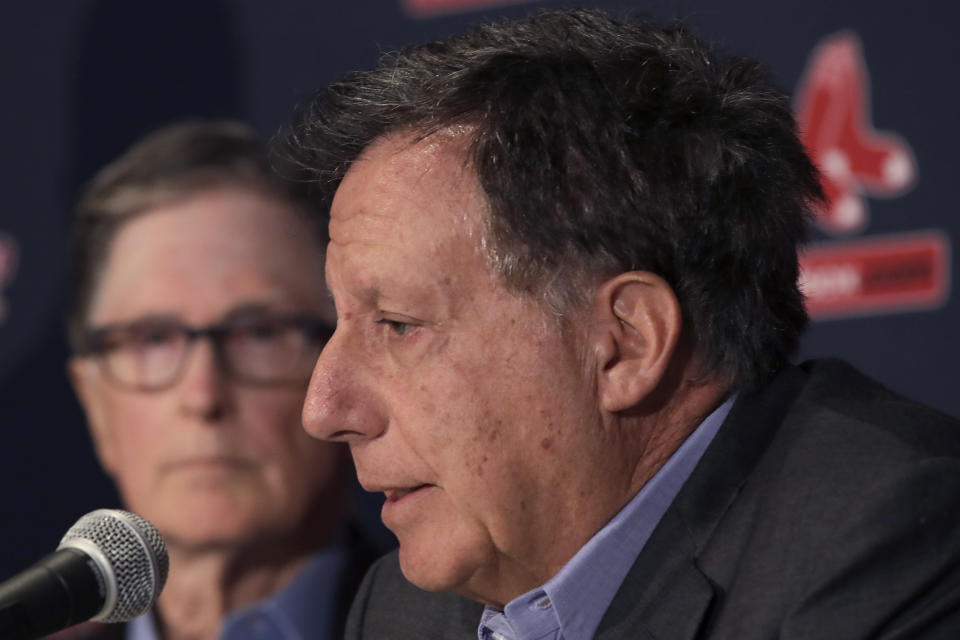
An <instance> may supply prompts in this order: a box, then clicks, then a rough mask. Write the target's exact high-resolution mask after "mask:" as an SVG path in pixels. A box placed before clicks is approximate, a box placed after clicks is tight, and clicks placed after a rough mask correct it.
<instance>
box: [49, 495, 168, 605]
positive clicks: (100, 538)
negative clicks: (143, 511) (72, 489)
mask: <svg viewBox="0 0 960 640" xmlns="http://www.w3.org/2000/svg"><path fill="white" fill-rule="evenodd" d="M84 541H85V542H86V543H92V544H93V545H94V546H95V547H96V548H97V549H99V550H100V552H101V553H102V554H103V556H105V557H106V559H107V562H109V563H110V566H111V568H112V569H113V575H114V576H115V578H116V583H117V589H116V592H117V599H116V602H115V603H114V605H113V606H112V607H109V603H107V606H108V607H109V610H103V611H101V612H100V613H99V614H97V616H95V618H94V619H95V620H99V621H100V622H124V621H127V620H133V619H134V618H136V617H137V616H139V615H141V614H143V613H145V612H146V611H147V610H148V609H150V607H151V606H153V603H154V601H155V600H156V599H157V596H159V595H160V590H161V589H163V585H164V584H165V583H166V581H167V571H168V569H169V560H168V558H167V548H166V545H164V544H163V538H161V537H160V534H159V533H158V532H157V530H156V528H154V526H153V525H152V524H150V523H149V522H147V521H146V520H144V519H143V518H141V517H140V516H138V515H136V514H134V513H130V512H129V511H122V510H120V509H98V510H96V511H91V512H90V513H88V514H87V515H85V516H83V517H82V518H80V519H79V520H77V523H76V524H75V525H73V526H72V527H70V530H69V531H67V533H66V535H64V536H63V539H62V540H61V541H60V548H63V547H71V546H74V544H77V543H78V542H81V543H83V542H84ZM77 546H78V547H80V545H79V544H77ZM105 579H108V577H105Z"/></svg>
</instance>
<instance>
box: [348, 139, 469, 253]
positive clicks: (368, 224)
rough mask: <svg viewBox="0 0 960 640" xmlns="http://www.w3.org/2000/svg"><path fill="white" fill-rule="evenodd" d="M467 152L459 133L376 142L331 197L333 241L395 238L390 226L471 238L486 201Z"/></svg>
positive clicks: (412, 230) (368, 148)
mask: <svg viewBox="0 0 960 640" xmlns="http://www.w3.org/2000/svg"><path fill="white" fill-rule="evenodd" d="M469 146H470V139H469V137H468V136H467V135H466V134H465V133H464V132H463V131H461V130H456V131H452V130H444V131H441V132H437V133H434V134H431V135H429V136H426V137H424V136H422V135H420V134H416V133H411V132H405V133H395V134H390V135H387V136H383V137H381V138H378V139H377V140H375V141H374V142H373V143H372V144H370V145H369V146H368V147H367V148H366V149H365V150H364V151H363V152H362V153H361V154H360V156H359V157H358V158H357V159H356V160H355V161H354V162H353V164H352V165H351V167H350V169H349V170H348V171H347V173H346V175H345V176H344V178H343V180H342V181H341V183H340V186H339V188H338V189H337V192H336V194H335V196H334V199H333V203H332V207H331V218H330V234H331V238H332V239H333V241H334V242H338V241H349V240H350V239H349V238H347V237H344V236H353V235H356V234H358V233H359V234H362V235H367V234H374V235H377V236H380V235H383V234H387V233H391V232H393V233H399V230H397V229H394V228H393V227H394V226H402V227H403V228H406V229H408V230H409V231H410V232H412V233H417V234H419V233H422V232H423V231H425V230H433V229H434V227H435V226H436V225H437V224H440V225H442V226H443V227H445V228H452V229H455V230H456V231H458V232H462V231H465V232H466V233H467V234H468V235H473V231H474V230H475V229H476V226H477V223H479V222H481V221H482V218H481V215H482V211H483V208H484V202H485V199H484V198H483V196H482V195H481V192H480V188H479V184H478V182H477V179H476V176H475V175H474V173H473V170H472V167H471V166H470V164H469V162H468V155H467V154H468V150H469ZM463 223H467V224H466V225H464V224H463ZM398 239H399V238H398Z"/></svg>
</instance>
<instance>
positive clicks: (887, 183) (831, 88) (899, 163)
mask: <svg viewBox="0 0 960 640" xmlns="http://www.w3.org/2000/svg"><path fill="white" fill-rule="evenodd" d="M797 121H798V124H799V126H800V133H801V136H802V137H803V141H804V144H805V145H806V147H807V151H808V153H809V154H810V157H811V158H812V159H813V161H814V163H815V164H816V165H817V167H819V169H820V171H821V173H822V174H823V178H822V180H823V189H824V192H825V193H826V195H827V205H826V208H824V209H823V210H821V211H818V212H817V213H818V219H817V220H818V223H819V225H820V226H821V227H822V228H823V229H824V230H825V231H827V232H828V233H832V234H849V233H853V232H856V231H860V230H862V229H863V228H864V227H865V226H866V224H867V222H868V215H867V203H866V200H865V198H864V196H865V195H870V196H874V197H893V196H897V195H901V194H902V193H904V192H905V191H907V190H908V189H910V187H912V186H913V184H914V182H915V181H916V176H917V167H916V162H915V161H914V157H913V152H912V151H911V150H910V147H909V146H908V145H907V143H906V142H905V141H904V140H902V139H901V138H900V137H898V136H896V135H894V134H892V133H887V132H878V131H876V130H875V129H874V128H873V124H872V122H871V117H870V89H869V76H868V72H867V68H866V64H865V63H864V60H863V55H862V53H861V46H860V40H859V38H857V36H856V35H855V34H853V33H839V34H837V35H834V36H831V37H829V38H827V39H826V40H824V41H823V42H822V43H821V44H820V45H819V46H818V47H817V48H816V49H814V51H813V53H812V55H811V56H810V62H809V63H808V65H807V70H806V72H805V73H804V77H803V79H802V80H801V82H800V85H799V87H798V89H797Z"/></svg>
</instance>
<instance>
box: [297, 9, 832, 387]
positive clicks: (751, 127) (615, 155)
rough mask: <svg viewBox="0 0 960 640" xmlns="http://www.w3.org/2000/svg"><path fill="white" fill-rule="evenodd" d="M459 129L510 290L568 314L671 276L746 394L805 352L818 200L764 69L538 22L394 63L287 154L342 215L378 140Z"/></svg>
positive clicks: (709, 349) (429, 48)
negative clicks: (625, 280) (802, 266)
mask: <svg viewBox="0 0 960 640" xmlns="http://www.w3.org/2000/svg"><path fill="white" fill-rule="evenodd" d="M458 125H465V127H464V128H465V130H467V131H469V132H470V135H471V136H472V146H471V147H470V151H469V154H468V156H469V157H468V158H465V162H468V163H469V165H470V166H471V167H472V169H473V171H474V172H475V173H476V176H477V179H478V181H479V183H480V185H481V187H482V190H483V192H484V194H485V196H486V199H487V202H488V205H489V216H488V218H489V219H488V220H487V224H488V237H487V238H486V239H485V241H486V242H487V246H488V251H489V252H490V254H491V257H492V262H493V264H494V268H495V269H496V270H497V272H498V273H499V275H500V277H501V280H502V281H503V282H504V284H505V285H506V286H508V287H510V288H511V289H512V290H514V291H518V292H524V293H529V294H531V295H537V296H540V297H541V298H540V299H541V300H546V301H548V302H549V303H551V304H552V305H553V306H555V307H558V310H559V311H561V312H563V311H564V310H567V311H569V310H571V309H574V308H577V306H582V305H583V304H584V303H585V302H586V300H587V298H586V296H587V295H589V293H590V289H589V288H588V286H590V283H591V282H596V280H597V278H601V277H608V276H610V275H613V274H615V273H618V272H622V271H630V270H647V271H651V272H654V273H657V274H658V275H660V276H661V277H663V278H664V279H665V280H666V281H667V282H668V283H669V284H670V285H671V287H672V288H673V289H674V291H675V292H676V295H677V297H678V299H679V301H680V304H681V307H682V309H683V313H684V318H685V324H686V328H687V330H688V335H690V336H691V337H692V338H693V340H694V342H695V344H696V346H697V348H698V350H699V353H701V354H702V355H703V356H704V358H705V359H706V362H707V365H708V367H709V371H710V373H713V374H719V375H721V376H723V377H725V378H726V379H728V380H729V381H730V382H731V383H732V384H733V385H734V386H736V387H738V388H740V389H750V388H754V387H756V386H757V385H759V384H760V383H761V382H763V381H764V380H766V379H768V378H769V377H770V376H771V375H772V374H773V373H774V372H775V371H776V370H777V369H779V368H780V367H781V366H783V365H784V364H785V362H786V361H787V360H788V358H789V356H790V355H791V353H792V352H793V351H794V350H795V348H796V346H797V343H798V341H799V337H800V335H801V334H802V332H803V330H804V328H805V326H806V323H807V315H806V312H805V310H804V304H803V296H802V294H801V292H800V290H799V288H798V285H797V276H798V265H797V247H798V244H799V243H800V242H801V241H802V240H803V237H804V234H805V231H806V226H807V222H808V219H809V217H810V210H811V205H812V204H813V203H815V202H816V201H819V200H820V199H821V198H822V195H821V190H820V187H819V182H818V176H817V172H816V169H815V168H814V167H813V165H812V163H811V162H810V160H809V159H808V157H807V155H806V154H805V152H804V148H803V146H802V144H801V142H800V141H799V139H798V137H797V135H796V125H795V122H794V118H793V115H792V113H791V108H790V102H789V100H788V98H787V96H786V95H785V94H784V93H783V92H782V91H781V90H779V89H778V88H776V86H775V85H774V84H773V82H772V81H771V79H770V78H769V76H768V74H767V73H766V72H765V71H764V70H763V69H762V68H761V67H760V66H759V65H758V64H757V63H756V62H753V61H751V60H747V59H744V58H738V57H731V56H726V55H723V54H721V53H718V52H716V51H713V50H712V49H711V47H710V46H708V45H707V44H706V43H705V42H703V41H702V40H700V39H699V38H697V37H695V36H694V35H692V34H691V33H689V32H688V31H687V29H686V28H684V27H683V26H681V25H674V26H669V27H661V26H655V25H651V24H646V23H640V22H630V21H621V20H618V19H615V18H613V17H611V16H609V15H607V14H606V13H603V12H600V11H595V10H573V11H556V12H541V13H537V14H535V15H533V16H531V17H529V18H526V19H523V20H519V21H504V22H499V23H495V24H487V25H483V26H480V27H478V28H475V29H473V30H472V31H470V32H468V33H465V34H462V35H458V36H454V37H451V38H448V39H446V40H444V41H440V42H431V43H428V44H424V45H420V46H415V47H411V48H407V49H404V50H401V51H399V52H396V53H391V54H387V55H386V56H384V57H383V59H382V60H381V62H380V64H379V66H378V67H377V68H375V69H373V70H370V71H363V72H359V73H354V74H352V75H350V76H348V77H346V78H345V79H344V80H342V81H340V82H337V83H335V84H333V85H331V86H329V87H327V88H325V89H322V90H320V91H319V92H318V93H317V94H316V95H315V96H314V97H313V99H312V100H311V101H310V102H309V103H307V104H305V105H304V106H303V107H302V108H301V109H300V110H299V112H298V114H297V116H296V118H295V120H294V122H293V123H292V124H291V125H290V126H289V127H288V129H287V130H286V131H285V132H284V133H283V134H282V136H281V137H280V138H279V139H278V149H279V150H280V152H281V153H282V155H283V156H284V157H286V158H288V159H290V160H292V161H293V164H294V165H295V166H296V168H297V169H296V175H295V177H296V178H297V179H299V180H302V181H304V182H305V183H307V184H308V185H309V186H310V187H311V189H312V192H313V196H314V198H315V199H316V201H317V203H318V205H319V206H320V207H321V209H322V210H327V209H328V208H329V205H330V203H331V201H332V198H333V195H334V193H335V191H336V189H337V187H338V185H339V183H340V180H341V179H342V178H343V176H344V174H345V173H346V171H347V170H348V169H349V167H350V165H351V163H352V162H353V161H354V160H355V159H356V158H357V157H358V155H360V154H361V153H362V152H363V150H364V149H365V148H366V147H368V146H369V145H370V144H371V143H372V142H374V141H376V140H378V139H379V138H382V137H383V136H385V135H388V134H392V133H398V132H412V133H414V134H419V135H420V136H428V135H430V134H432V133H435V132H438V131H440V130H442V129H445V128H449V127H452V126H458Z"/></svg>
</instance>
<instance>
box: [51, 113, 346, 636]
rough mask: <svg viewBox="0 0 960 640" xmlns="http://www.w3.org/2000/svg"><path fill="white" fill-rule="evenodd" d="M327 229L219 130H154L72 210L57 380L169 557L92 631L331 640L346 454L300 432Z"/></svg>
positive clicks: (245, 144)
mask: <svg viewBox="0 0 960 640" xmlns="http://www.w3.org/2000/svg"><path fill="white" fill-rule="evenodd" d="M325 233H326V231H325V227H324V226H323V225H322V224H318V222H317V220H316V218H315V217H314V216H313V215H312V214H311V213H310V211H309V209H307V208H306V207H305V205H304V202H303V200H302V199H301V198H300V197H299V196H298V194H297V193H296V192H295V191H294V190H292V189H291V187H290V186H288V185H286V184H283V183H281V182H280V181H278V180H277V179H276V178H275V177H274V175H273V173H272V171H271V168H270V166H269V163H268V160H267V156H266V151H265V148H264V146H263V145H262V144H261V143H260V142H259V141H257V140H256V139H255V138H254V136H253V135H252V133H251V132H250V131H249V130H247V129H246V128H245V127H243V126H241V125H239V124H235V123H185V124H176V125H172V126H169V127H167V128H164V129H161V130H160V131H157V132H156V133H154V134H152V135H150V136H148V137H147V138H146V139H144V140H143V141H141V142H139V143H138V144H136V145H134V146H133V147H132V148H131V149H130V150H129V151H128V152H127V153H126V154H124V155H123V156H122V157H120V158H119V159H117V160H116V161H115V162H113V163H112V164H110V165H108V166H107V167H105V168H104V169H103V170H102V171H101V172H100V173H99V174H98V175H97V176H96V177H95V178H94V179H93V181H92V183H91V184H90V186H89V188H88V190H87V191H86V193H85V194H84V195H83V197H82V199H81V200H80V203H79V205H78V207H77V217H76V221H75V229H74V236H73V250H74V256H73V257H74V263H73V269H74V276H75V285H74V290H73V299H72V307H71V309H70V316H69V332H70V340H71V345H72V348H73V352H74V355H73V357H72V358H71V360H70V363H69V371H70V375H71V378H72V380H73V383H74V386H75V388H76V391H77V394H78V396H79V398H80V401H81V403H82V405H83V408H84V410H85V412H86V415H87V419H88V422H89V425H90V432H91V434H92V436H93V441H94V444H95V446H96V452H97V455H98V457H99V459H100V462H101V463H102V465H103V468H104V469H105V470H106V472H107V473H108V474H109V475H110V476H111V477H112V478H113V479H114V480H115V482H116V484H117V487H118V489H119V492H120V495H121V497H122V500H123V502H124V504H125V506H126V507H127V508H129V509H130V510H132V511H134V512H136V513H138V514H140V515H142V516H143V517H145V518H147V519H148V520H150V521H151V522H152V523H153V524H154V525H156V527H157V528H158V529H159V531H160V533H161V534H162V535H163V538H164V540H165V541H166V544H167V548H168V551H169V555H170V576H169V580H168V582H167V585H166V588H165V589H164V591H163V593H162V594H161V596H160V598H159V601H158V602H157V605H156V607H155V609H154V610H153V611H152V612H151V613H149V614H147V615H145V616H143V617H141V618H138V619H136V620H134V621H133V622H131V623H129V624H128V625H126V628H125V629H123V628H122V627H103V628H99V629H97V630H96V633H103V634H113V635H114V636H116V637H125V638H126V639H127V640H148V639H155V638H159V639H163V640H173V639H178V638H191V639H197V640H200V639H213V638H222V639H225V640H230V639H233V638H264V639H266V638H289V639H291V640H292V639H294V638H297V639H300V638H320V639H324V638H326V639H332V638H338V637H340V635H341V632H342V622H343V614H344V611H345V608H346V606H347V605H348V604H349V599H350V597H351V596H352V593H353V587H354V586H355V583H356V578H357V576H358V575H361V574H362V569H363V566H362V565H363V564H364V560H363V553H362V552H360V551H359V550H358V549H357V548H356V547H355V545H354V543H353V539H352V538H351V537H350V536H348V535H347V532H346V528H345V525H344V515H345V507H346V499H347V487H348V484H347V479H348V477H349V456H348V455H347V452H346V449H345V448H344V447H343V446H342V445H337V444H331V443H324V442H319V441H316V440H314V439H312V438H310V437H309V436H307V435H306V434H305V433H304V432H303V429H302V428H301V425H300V414H301V409H302V405H303V396H304V391H305V389H306V383H307V380H308V378H309V375H310V371H311V369H312V367H313V364H314V362H315V361H316V358H317V355H318V354H319V353H320V350H321V348H322V347H323V345H324V343H325V342H326V340H327V338H328V337H329V335H330V334H331V332H332V331H333V326H334V323H335V317H334V314H333V311H332V309H331V305H330V303H329V301H328V294H327V293H326V287H325V285H324V279H323V259H324V245H325V241H326V237H325ZM85 632H87V633H90V632H91V627H90V626H88V627H87V629H86V631H85ZM76 633H80V632H79V631H78V632H76ZM124 634H125V635H124Z"/></svg>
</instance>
